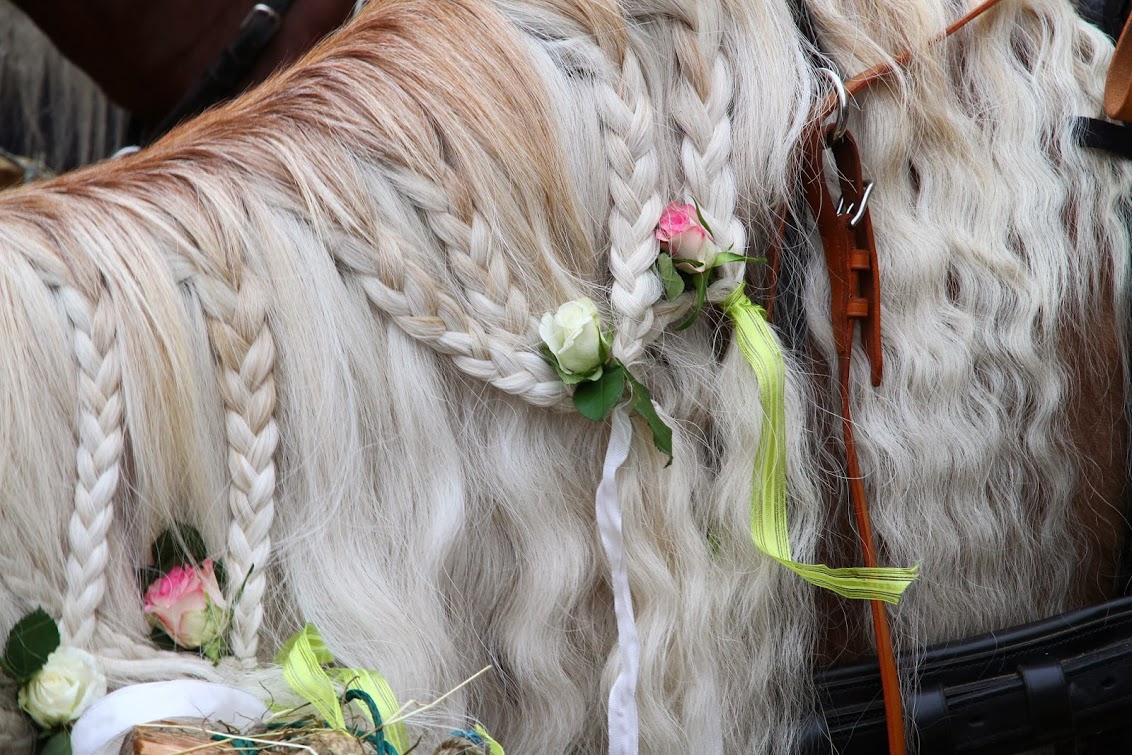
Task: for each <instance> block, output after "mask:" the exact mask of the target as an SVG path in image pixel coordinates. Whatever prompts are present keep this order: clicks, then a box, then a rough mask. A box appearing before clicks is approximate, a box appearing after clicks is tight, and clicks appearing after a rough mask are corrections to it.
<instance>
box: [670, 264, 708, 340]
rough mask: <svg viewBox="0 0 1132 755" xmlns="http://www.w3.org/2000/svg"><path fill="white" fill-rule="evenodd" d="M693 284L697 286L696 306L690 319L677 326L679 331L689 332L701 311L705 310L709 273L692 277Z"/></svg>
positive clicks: (689, 316)
mask: <svg viewBox="0 0 1132 755" xmlns="http://www.w3.org/2000/svg"><path fill="white" fill-rule="evenodd" d="M692 282H693V283H694V284H695V286H696V306H695V308H693V309H692V314H690V315H688V319H686V320H684V322H682V323H680V324H679V325H677V326H676V329H677V330H687V329H688V328H690V327H692V323H694V322H695V321H696V320H697V319H698V318H699V316H700V311H701V310H702V309H703V308H704V302H705V301H707V287H708V273H696V274H695V275H693V276H692Z"/></svg>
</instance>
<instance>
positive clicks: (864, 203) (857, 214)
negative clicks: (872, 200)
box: [837, 181, 873, 228]
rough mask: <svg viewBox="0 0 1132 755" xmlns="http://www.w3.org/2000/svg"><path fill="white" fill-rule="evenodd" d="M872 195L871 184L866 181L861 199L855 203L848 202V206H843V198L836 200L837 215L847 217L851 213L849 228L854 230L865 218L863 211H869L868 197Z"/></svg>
mask: <svg viewBox="0 0 1132 755" xmlns="http://www.w3.org/2000/svg"><path fill="white" fill-rule="evenodd" d="M872 194H873V182H872V181H866V182H865V187H864V189H862V190H861V198H860V199H859V200H858V201H856V202H850V203H849V205H848V206H846V205H845V197H844V196H842V197H841V199H839V200H837V214H838V215H848V214H849V213H853V217H851V218H850V219H849V227H850V228H856V227H857V224H858V223H860V222H861V219H862V218H864V217H865V211H866V210H868V209H869V197H871V196H872Z"/></svg>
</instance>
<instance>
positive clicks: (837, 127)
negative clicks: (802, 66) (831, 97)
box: [818, 68, 849, 144]
mask: <svg viewBox="0 0 1132 755" xmlns="http://www.w3.org/2000/svg"><path fill="white" fill-rule="evenodd" d="M818 73H824V74H825V75H826V78H828V79H829V80H830V82H831V83H832V84H833V91H834V93H835V94H836V95H837V112H836V113H835V114H834V122H833V130H832V131H830V132H829V136H828V137H827V141H826V143H827V144H836V143H837V142H839V141H841V137H843V136H845V129H846V128H848V127H849V92H848V90H846V89H845V82H843V81H842V80H841V77H840V76H838V75H837V72H836V71H834V70H833V69H832V68H819V69H818Z"/></svg>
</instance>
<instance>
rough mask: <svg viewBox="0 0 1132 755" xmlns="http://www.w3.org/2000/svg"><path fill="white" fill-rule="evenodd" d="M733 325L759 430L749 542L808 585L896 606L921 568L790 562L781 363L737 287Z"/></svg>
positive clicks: (759, 316)
mask: <svg viewBox="0 0 1132 755" xmlns="http://www.w3.org/2000/svg"><path fill="white" fill-rule="evenodd" d="M723 309H724V311H725V312H727V315H728V316H729V317H730V318H731V321H732V322H733V323H734V324H735V340H736V342H737V343H738V345H739V350H740V351H741V352H742V354H743V356H744V357H746V359H747V362H749V363H750V365H751V368H752V369H753V370H754V371H755V376H756V377H757V378H758V380H759V393H760V394H761V395H760V401H761V403H762V408H763V420H762V432H761V433H760V434H759V447H758V450H757V452H756V454H755V471H754V481H753V483H752V488H751V539H752V540H754V542H755V545H756V546H757V547H758V549H759V550H761V551H762V552H763V553H765V554H767V555H768V556H770V557H771V558H773V559H774V560H775V561H777V562H778V563H780V564H782V565H783V566H785V567H786V568H787V569H789V570H790V571H792V572H794V573H795V574H797V575H798V576H800V577H801V578H802V579H804V580H806V581H807V582H809V583H811V584H814V585H817V586H818V587H822V588H825V589H826V590H832V591H833V592H835V593H837V594H838V595H841V596H843V597H846V598H853V599H856V600H883V601H885V602H886V603H899V602H900V596H901V595H902V594H903V593H904V591H905V590H906V589H907V588H908V585H910V584H911V583H912V582H913V580H915V579H916V577H917V576H918V575H919V571H920V567H919V566H913V567H912V568H910V569H900V568H891V567H878V568H869V567H863V566H862V567H852V568H843V569H833V568H830V567H828V566H825V565H823V564H803V563H799V562H798V561H795V560H794V557H793V555H792V554H791V551H790V536H789V533H788V532H787V524H786V523H787V516H786V407H785V387H786V364H785V362H784V361H783V358H782V350H781V349H780V348H779V346H778V341H777V340H776V339H775V337H774V334H773V333H772V332H771V329H770V326H769V325H768V324H767V322H766V310H764V309H763V308H762V307H759V306H756V305H755V304H752V303H751V300H750V299H748V298H747V296H746V294H745V293H744V292H743V288H742V286H740V287H738V288H736V289H735V290H734V291H732V292H731V294H730V295H729V296H728V297H727V299H726V300H725V301H724V302H723Z"/></svg>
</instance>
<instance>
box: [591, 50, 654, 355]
mask: <svg viewBox="0 0 1132 755" xmlns="http://www.w3.org/2000/svg"><path fill="white" fill-rule="evenodd" d="M613 53H614V54H615V55H618V57H619V64H618V66H617V67H618V71H619V76H618V81H617V83H616V86H614V85H612V84H610V83H605V84H603V85H601V87H600V95H599V98H598V114H599V116H600V118H601V123H602V131H603V135H604V137H605V154H606V159H607V160H608V164H609V191H610V196H611V198H612V200H613V201H612V206H611V208H610V212H609V239H610V251H609V269H610V272H612V274H613V286H612V289H611V291H610V297H611V301H612V305H613V309H614V312H615V313H617V314H618V315H619V317H618V323H617V332H616V335H615V336H614V341H613V350H614V353H615V354H616V355H617V357H618V358H619V359H621V361H623V362H625V363H626V364H632V363H633V362H635V361H637V360H639V359H640V358H641V356H642V355H643V354H644V350H645V346H646V345H647V339H648V337H649V333H650V331H652V330H653V328H654V324H655V317H654V315H653V311H652V305H653V304H655V303H656V301H657V300H658V299H659V298H660V295H661V293H662V292H663V287H662V286H661V283H660V280H659V279H658V278H657V277H656V276H655V275H654V274H653V273H652V272H651V270H652V266H653V263H654V262H655V261H656V255H657V242H656V238H655V236H654V230H655V228H656V223H657V220H658V219H659V218H660V213H661V211H662V210H663V208H664V204H663V202H662V200H661V197H660V194H659V182H660V164H659V157H658V155H657V142H656V135H655V133H654V129H655V124H654V122H653V109H652V105H651V103H650V98H649V93H648V87H647V85H646V83H645V77H644V72H643V71H642V70H641V64H640V61H639V60H638V58H637V56H636V53H635V52H634V51H633V48H632V46H631V45H629V44H628V43H627V42H626V41H624V40H621V43H620V44H619V45H617V48H616V49H615V50H613Z"/></svg>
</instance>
